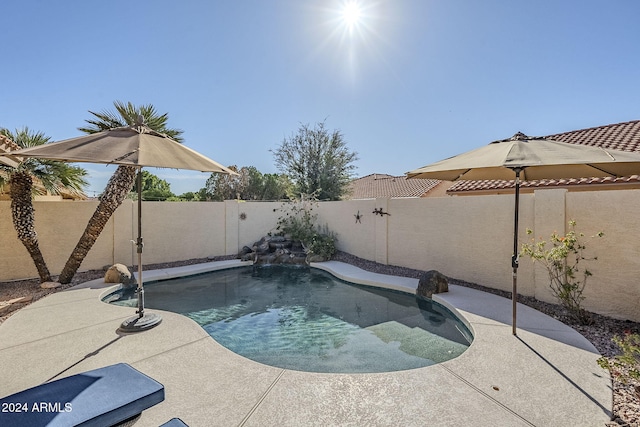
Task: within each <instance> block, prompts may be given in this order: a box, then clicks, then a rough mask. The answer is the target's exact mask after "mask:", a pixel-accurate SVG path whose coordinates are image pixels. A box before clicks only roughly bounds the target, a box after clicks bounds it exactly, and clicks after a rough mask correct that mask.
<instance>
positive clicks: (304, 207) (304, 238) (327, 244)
mask: <svg viewBox="0 0 640 427" xmlns="http://www.w3.org/2000/svg"><path fill="white" fill-rule="evenodd" d="M317 206H318V202H317V200H316V198H315V194H312V195H310V196H306V197H305V196H303V197H301V198H300V199H296V200H293V201H292V202H290V203H286V204H283V205H282V208H281V211H282V212H283V215H282V216H281V217H280V218H278V222H277V225H276V228H275V230H276V232H275V234H277V235H282V236H286V237H289V238H290V239H292V240H297V241H299V242H300V243H301V244H302V247H303V248H304V249H305V252H306V253H307V255H311V254H314V255H319V256H322V257H323V258H325V259H331V257H332V256H333V255H334V254H335V253H336V241H337V238H336V235H335V233H333V232H331V231H329V227H328V226H327V225H325V226H324V227H318V226H316V224H315V223H316V220H317V219H318V215H317V214H315V213H313V209H314V207H317Z"/></svg>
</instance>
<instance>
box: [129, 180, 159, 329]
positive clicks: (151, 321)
mask: <svg viewBox="0 0 640 427" xmlns="http://www.w3.org/2000/svg"><path fill="white" fill-rule="evenodd" d="M137 178H138V179H137V187H138V239H137V240H136V247H137V252H138V288H137V290H136V292H137V293H138V310H137V311H136V314H137V316H134V317H130V318H128V319H127V320H125V321H124V322H122V324H121V325H120V329H119V330H120V331H122V332H141V331H146V330H147V329H151V328H153V327H154V326H158V325H159V324H160V322H162V317H160V316H159V315H157V314H155V313H147V314H144V283H143V281H142V248H143V247H144V243H143V242H142V168H139V169H138V177H137Z"/></svg>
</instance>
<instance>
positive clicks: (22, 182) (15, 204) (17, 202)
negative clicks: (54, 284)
mask: <svg viewBox="0 0 640 427" xmlns="http://www.w3.org/2000/svg"><path fill="white" fill-rule="evenodd" d="M0 134H2V135H4V136H6V137H7V138H9V139H11V140H13V141H14V142H15V143H16V144H17V145H18V146H20V148H30V147H35V146H38V145H42V144H46V143H48V142H49V140H50V138H49V137H48V136H45V135H44V134H43V133H42V132H32V131H30V130H29V128H27V127H24V128H22V129H16V131H15V132H11V131H9V130H8V129H5V128H2V129H0ZM86 175H87V171H86V170H84V169H82V168H79V167H75V166H70V165H68V164H66V163H63V162H57V161H53V160H45V159H34V158H25V159H24V161H23V162H21V163H20V164H19V165H18V167H17V168H12V167H9V166H5V165H3V164H2V163H0V185H3V184H5V183H7V182H8V183H9V185H10V197H11V216H12V219H13V226H14V228H15V229H16V232H17V233H18V239H19V240H20V241H21V242H22V244H23V245H24V247H25V248H26V249H27V251H28V252H29V255H31V259H33V262H34V264H35V266H36V269H37V270H38V275H39V276H40V282H49V281H51V274H50V273H49V268H48V267H47V264H46V262H45V260H44V257H43V255H42V252H41V251H40V246H39V245H38V235H37V233H36V230H35V226H34V214H35V211H34V209H33V203H32V197H33V195H34V194H37V192H38V191H39V189H38V186H34V180H37V181H38V182H39V183H41V184H42V187H43V189H44V190H45V192H46V191H48V192H50V193H52V194H60V191H61V190H63V189H64V190H68V191H70V192H72V193H76V194H82V189H83V187H85V186H86V185H87V181H86V180H85V179H84V177H85V176H86Z"/></svg>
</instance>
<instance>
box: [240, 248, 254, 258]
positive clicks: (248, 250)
mask: <svg viewBox="0 0 640 427" xmlns="http://www.w3.org/2000/svg"><path fill="white" fill-rule="evenodd" d="M251 252H253V251H252V250H251V248H250V247H249V246H243V247H242V249H241V250H240V253H239V254H238V256H240V257H242V256H243V255H246V254H250V253H251Z"/></svg>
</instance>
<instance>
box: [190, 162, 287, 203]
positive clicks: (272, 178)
mask: <svg viewBox="0 0 640 427" xmlns="http://www.w3.org/2000/svg"><path fill="white" fill-rule="evenodd" d="M229 169H232V170H233V171H235V172H237V173H238V175H237V176H230V175H221V174H215V173H214V174H211V176H210V177H209V179H207V182H206V184H205V187H204V188H203V189H201V190H200V192H201V193H203V194H204V197H202V195H201V198H200V199H201V200H217V201H222V200H232V199H236V198H239V199H241V200H281V199H284V198H287V195H288V193H289V189H290V187H291V183H290V181H289V180H288V178H287V177H286V176H284V175H277V174H262V173H261V172H260V171H259V170H258V169H256V168H255V167H254V166H243V167H242V168H240V169H238V167H237V166H235V165H234V166H229Z"/></svg>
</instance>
